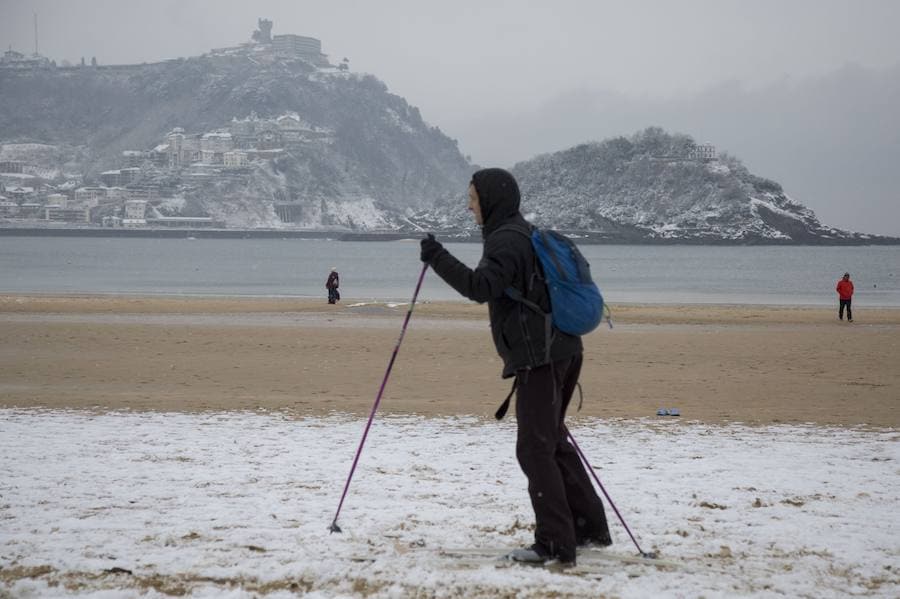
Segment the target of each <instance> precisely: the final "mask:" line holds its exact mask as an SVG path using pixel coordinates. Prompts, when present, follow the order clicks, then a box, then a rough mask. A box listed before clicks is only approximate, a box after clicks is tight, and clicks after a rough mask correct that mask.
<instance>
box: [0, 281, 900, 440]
mask: <svg viewBox="0 0 900 599" xmlns="http://www.w3.org/2000/svg"><path fill="white" fill-rule="evenodd" d="M854 308H855V315H856V317H857V318H856V322H854V323H852V324H849V323H846V322H839V321H838V320H837V318H836V314H835V310H831V309H824V308H811V307H770V306H734V305H715V306H707V305H686V306H677V305H613V306H612V313H613V323H614V325H615V326H614V328H613V329H611V330H610V329H608V328H607V327H606V326H605V325H604V326H603V327H601V328H600V329H598V330H597V331H595V332H594V333H591V334H590V335H588V336H586V337H585V347H586V356H585V368H584V371H583V374H582V379H581V382H582V385H583V388H584V402H583V406H582V409H581V411H580V413H579V415H583V416H593V417H601V418H638V417H648V416H653V415H654V414H655V413H656V410H657V409H658V408H661V407H667V408H670V407H676V408H678V409H679V410H680V411H681V414H682V416H681V418H682V419H683V420H686V421H700V422H707V423H728V422H743V423H748V424H773V423H806V422H810V423H817V424H825V425H839V426H866V425H867V426H873V427H890V428H896V427H898V426H900V411H898V408H900V368H898V355H900V309H867V308H866V307H865V306H855V307H854ZM406 311H407V306H406V305H394V304H384V303H357V302H354V300H353V299H352V298H345V301H343V302H341V303H340V304H338V305H336V306H329V305H327V304H325V303H324V302H320V301H311V300H292V299H207V298H173V297H118V296H97V297H87V296H2V297H0V407H50V408H91V409H100V410H122V409H128V410H154V411H183V412H196V411H224V410H281V411H285V412H288V413H296V414H300V415H322V414H328V413H332V412H339V413H344V412H346V413H351V414H368V412H369V411H370V410H371V407H372V404H373V401H374V399H375V396H376V393H377V391H378V388H379V385H380V383H381V380H382V378H383V376H384V372H385V369H386V367H387V364H388V360H389V359H390V356H391V352H392V350H393V349H394V346H395V345H396V342H397V339H398V336H399V333H400V328H401V325H402V322H403V318H404V316H405V314H406ZM499 372H500V362H499V360H498V358H497V357H496V355H495V353H494V349H493V347H492V345H491V340H490V334H489V331H488V323H487V310H486V307H484V306H479V305H476V304H471V303H463V302H458V303H457V302H446V303H433V304H428V303H426V304H421V305H417V306H416V308H415V311H414V313H413V316H412V319H411V321H410V326H409V329H408V332H407V334H406V337H405V339H404V341H403V345H402V347H401V349H400V352H399V354H398V358H397V361H396V363H395V365H394V368H393V372H392V375H391V378H390V381H389V383H388V386H387V389H386V392H385V394H384V398H383V400H382V404H381V407H380V411H382V412H385V413H392V414H419V415H425V416H444V415H460V414H470V415H475V416H477V417H480V418H491V417H492V415H493V412H494V410H495V409H496V407H497V405H498V404H499V403H500V402H501V401H502V399H503V397H504V396H505V395H506V393H507V392H508V390H509V384H510V381H504V380H502V379H500V377H499ZM576 417H577V416H576Z"/></svg>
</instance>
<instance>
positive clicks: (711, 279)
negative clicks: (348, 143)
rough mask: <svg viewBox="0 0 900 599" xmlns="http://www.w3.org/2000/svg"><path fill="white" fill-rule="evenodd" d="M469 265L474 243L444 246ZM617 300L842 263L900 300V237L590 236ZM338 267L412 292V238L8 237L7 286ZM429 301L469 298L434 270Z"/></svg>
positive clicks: (359, 296) (811, 291)
mask: <svg viewBox="0 0 900 599" xmlns="http://www.w3.org/2000/svg"><path fill="white" fill-rule="evenodd" d="M446 247H447V248H448V249H449V250H450V251H451V252H453V253H454V255H456V256H457V257H459V258H460V260H462V261H463V262H465V263H466V264H468V265H469V266H475V265H476V264H477V263H478V260H479V258H480V255H481V245H480V244H477V243H451V244H447V246H446ZM580 247H581V249H582V251H583V253H584V254H585V256H586V257H587V259H588V261H589V262H590V263H591V270H592V273H593V275H594V278H595V280H596V281H597V283H598V284H599V285H600V287H601V289H602V291H603V294H604V296H605V298H606V300H607V301H608V302H611V303H663V304H665V303H700V304H704V303H720V304H769V305H791V304H793V305H813V306H819V305H833V304H835V303H836V301H837V300H836V294H835V292H834V286H835V283H836V282H837V280H838V279H839V278H840V276H841V275H842V274H843V273H844V272H845V271H849V272H850V273H851V276H852V279H853V281H854V283H855V285H856V295H855V296H854V306H881V307H900V247H898V246H853V247H818V246H816V247H812V246H647V245H582V246H580ZM331 267H336V268H337V269H338V271H339V272H340V274H341V292H342V296H343V298H344V300H345V303H346V302H347V301H348V300H349V301H408V300H409V298H410V296H411V294H412V291H413V288H414V286H415V282H416V279H417V277H418V274H419V271H420V269H421V263H420V262H419V245H418V243H417V242H414V241H391V242H377V241H334V240H327V239H153V238H95V237H78V238H68V237H41V236H36V237H0V293H6V294H14V293H36V294H117V295H185V296H213V297H215V296H227V297H299V298H308V297H321V298H323V301H324V298H325V279H326V277H327V276H328V272H329V270H330V268H331ZM420 299H422V300H425V301H427V300H431V301H438V300H462V301H465V300H464V299H463V298H461V297H460V296H459V295H458V294H457V293H456V292H455V291H454V290H453V289H451V288H450V287H449V286H447V285H446V284H445V283H443V281H441V280H440V279H439V278H438V277H437V276H436V275H435V274H434V273H431V272H429V273H428V274H427V276H426V278H425V282H424V284H423V287H422V291H421V293H420Z"/></svg>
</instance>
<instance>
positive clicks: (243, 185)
mask: <svg viewBox="0 0 900 599" xmlns="http://www.w3.org/2000/svg"><path fill="white" fill-rule="evenodd" d="M0 90H2V98H3V101H2V102H0V143H3V144H7V146H8V149H9V148H12V147H13V146H11V145H10V144H21V143H30V144H35V143H37V144H47V145H51V146H56V147H59V148H62V153H64V154H68V155H69V156H70V157H72V158H71V160H72V163H71V164H69V165H68V168H70V169H71V170H77V171H79V172H78V174H80V175H83V176H84V183H91V182H92V181H94V180H95V179H96V177H97V175H98V174H99V173H100V172H102V171H104V170H107V169H115V168H120V167H122V166H123V164H122V162H121V158H122V152H123V151H126V150H133V151H137V150H147V149H149V148H153V147H155V146H157V145H158V144H162V143H165V141H166V135H167V133H169V132H171V131H172V130H173V129H175V128H176V127H178V128H181V129H183V130H184V132H185V133H186V134H188V135H191V134H204V133H208V132H211V131H217V130H221V128H227V127H228V126H229V125H230V124H231V123H232V120H233V119H248V118H257V117H258V118H259V119H262V120H265V119H276V118H278V117H279V116H282V115H285V114H293V115H295V116H297V117H298V121H299V122H300V123H302V128H303V129H304V132H306V133H309V132H312V133H314V135H311V136H307V137H306V138H304V139H302V140H300V143H295V144H293V145H292V146H290V147H285V148H284V152H283V154H281V155H279V156H277V157H276V158H275V159H271V160H269V161H268V162H265V163H261V164H257V165H256V168H254V169H253V170H254V171H255V172H253V173H251V174H250V175H249V176H248V177H246V178H245V179H244V180H242V181H237V182H235V177H231V180H232V182H231V183H228V184H223V182H222V181H217V182H216V185H213V186H212V187H213V188H214V189H211V190H208V191H209V192H210V193H208V194H206V195H204V193H203V191H202V190H200V191H196V190H195V191H194V192H189V193H187V194H186V200H187V203H188V204H189V205H192V206H193V208H192V210H193V211H194V212H195V213H202V212H209V213H213V214H214V215H216V216H218V217H220V218H222V219H223V220H225V221H226V222H227V223H228V224H229V225H234V226H240V225H244V226H254V225H270V224H276V221H277V219H276V218H275V216H274V212H273V211H272V209H271V204H272V198H273V196H277V198H279V199H278V201H280V202H282V203H287V204H296V205H297V210H296V211H294V212H295V214H299V215H300V216H299V217H298V218H299V219H300V221H303V215H304V214H305V215H306V216H307V217H308V218H307V219H306V221H304V222H299V223H297V224H301V225H307V226H317V225H328V224H329V223H331V224H334V225H336V226H337V225H346V226H349V227H351V228H353V226H354V222H353V214H352V213H353V212H354V211H356V212H360V213H361V216H360V215H357V217H356V218H357V219H360V218H362V219H363V220H365V219H366V218H371V219H372V220H371V222H369V221H367V222H363V223H356V224H358V225H361V226H363V227H370V228H371V227H378V226H397V225H396V222H394V221H392V219H391V215H394V216H396V215H404V214H406V213H407V212H408V211H410V210H419V209H422V208H426V207H430V206H432V205H433V204H434V203H435V202H436V201H438V200H442V199H446V198H448V197H449V196H451V195H453V196H454V197H458V196H459V195H460V191H459V189H460V185H461V183H460V182H461V181H462V182H465V181H467V180H468V179H467V177H468V176H470V175H471V167H470V165H469V164H468V162H467V161H466V159H465V158H464V157H463V156H462V155H461V153H460V151H459V149H458V147H457V143H456V141H455V140H453V139H450V138H449V137H448V136H446V135H445V134H444V133H442V132H441V131H440V130H439V129H438V128H437V127H434V126H431V125H429V124H427V123H426V122H425V121H424V120H423V119H422V116H421V114H420V113H419V110H418V109H417V108H415V107H413V106H410V105H409V104H408V103H407V102H406V101H405V100H404V99H403V98H401V97H399V96H396V95H393V94H391V93H389V92H388V90H387V87H386V86H385V85H384V83H382V82H381V81H379V80H378V79H377V78H375V77H374V76H372V75H358V74H353V73H349V72H347V71H345V70H340V69H336V68H324V69H323V68H320V67H317V66H313V65H312V64H310V63H308V62H306V61H304V60H301V59H284V58H277V57H272V56H265V55H256V54H250V53H244V54H236V55H215V54H210V55H204V56H201V57H194V58H189V59H178V60H170V61H166V62H162V63H154V64H146V65H126V66H112V67H104V66H99V67H92V66H84V67H80V68H78V67H75V68H41V69H38V68H33V69H0ZM11 151H12V150H10V152H11ZM7 154H9V152H7ZM6 158H7V159H9V158H18V157H17V156H15V155H7V156H6ZM44 166H50V165H44ZM56 166H60V165H56ZM144 176H145V178H146V179H148V180H149V181H148V182H149V183H153V184H157V183H160V181H162V183H163V184H164V185H165V184H172V183H173V182H172V177H171V176H170V174H167V173H159V172H157V173H144ZM174 183H175V184H177V183H178V181H175V182H174ZM463 184H464V183H463ZM170 187H171V185H170ZM172 188H174V187H172ZM216 201H220V202H224V205H221V206H219V205H216V204H215V202H216ZM254 201H255V202H256V203H257V204H262V207H260V206H255V205H254ZM323 202H324V204H323ZM323 209H324V212H323ZM244 217H248V218H249V219H250V220H249V221H248V222H243V223H242V222H240V219H241V218H244ZM342 219H344V220H343V221H342ZM348 219H349V220H348ZM394 220H396V219H394Z"/></svg>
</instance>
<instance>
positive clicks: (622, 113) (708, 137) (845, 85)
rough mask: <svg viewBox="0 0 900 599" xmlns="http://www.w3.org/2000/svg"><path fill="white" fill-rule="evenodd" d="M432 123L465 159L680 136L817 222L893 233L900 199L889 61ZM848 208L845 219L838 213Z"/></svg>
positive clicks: (594, 95) (591, 92) (564, 97)
mask: <svg viewBox="0 0 900 599" xmlns="http://www.w3.org/2000/svg"><path fill="white" fill-rule="evenodd" d="M592 83H593V84H595V85H599V86H602V82H592ZM586 84H587V83H586ZM442 125H443V126H445V128H446V129H447V130H448V131H452V132H453V133H454V135H457V136H459V138H460V139H461V140H462V142H463V144H464V145H463V148H464V151H471V152H472V153H473V155H474V159H475V160H485V157H490V160H491V161H492V162H497V163H499V164H505V165H512V164H514V163H516V162H519V161H522V160H527V159H529V158H531V157H533V156H534V155H536V154H539V153H543V152H551V151H557V150H562V149H565V148H568V147H571V146H574V145H577V144H581V143H587V142H591V141H596V140H601V139H606V138H609V137H614V136H618V135H631V134H632V133H633V132H634V131H637V130H640V129H643V128H645V127H647V126H649V125H658V126H660V127H663V128H665V129H667V130H670V131H684V132H687V133H690V134H691V135H692V136H693V137H694V138H695V139H696V140H697V141H699V142H704V141H710V142H712V143H714V144H715V145H716V147H718V148H720V149H721V150H724V151H727V152H728V153H730V154H733V155H735V156H739V157H740V158H741V160H742V161H744V163H745V164H746V165H747V167H748V168H749V169H750V170H752V171H753V172H756V173H758V174H760V175H762V176H765V177H769V178H772V179H774V180H776V181H778V182H779V183H781V184H782V185H783V186H784V187H785V189H786V190H787V191H788V192H789V193H790V194H791V195H792V196H793V197H794V198H796V199H797V200H798V201H800V202H803V203H804V204H805V205H807V206H809V207H811V208H813V209H814V210H815V211H816V213H817V214H818V216H819V217H820V218H821V219H822V220H823V221H824V222H827V223H829V224H831V225H834V226H837V227H841V228H844V229H851V230H859V231H867V232H877V233H882V234H888V235H897V234H898V233H900V229H898V223H897V222H896V221H894V220H892V219H888V220H887V221H885V219H884V215H885V214H893V213H895V211H896V205H897V201H898V197H900V191H898V190H900V169H897V168H896V166H895V165H897V164H900V64H896V65H895V66H893V67H890V68H884V69H873V68H864V67H861V66H858V65H854V64H848V65H847V66H844V67H843V68H840V69H837V70H835V71H832V72H829V73H826V74H823V75H819V76H809V77H804V78H794V79H791V78H783V79H782V80H780V81H778V82H777V83H774V84H772V85H767V86H763V87H757V88H753V89H750V88H746V87H744V86H743V85H741V84H740V83H738V82H734V81H733V82H728V83H723V84H721V85H718V86H715V87H712V88H710V89H708V90H707V91H705V92H702V93H697V94H691V95H686V94H681V95H675V96H669V97H661V96H647V95H644V96H637V95H632V94H622V93H617V92H613V91H597V90H596V89H587V88H584V89H582V90H581V91H572V92H567V93H564V94H561V95H559V96H557V97H556V98H555V99H553V100H551V101H548V102H545V103H543V104H542V105H541V106H540V107H539V108H537V109H536V110H534V111H532V112H521V111H515V110H507V111H505V112H503V113H496V114H494V113H490V114H482V115H481V116H472V115H467V116H465V117H463V116H460V118H458V119H454V118H451V119H450V120H446V121H444V123H442ZM476 150H477V151H476ZM861 200H865V201H861ZM847 205H851V206H855V208H854V209H853V210H850V211H848V210H847V209H846V206H847ZM848 212H849V213H850V214H852V215H853V217H852V218H853V221H852V222H848V221H847V220H846V219H845V218H844V215H846V214H848Z"/></svg>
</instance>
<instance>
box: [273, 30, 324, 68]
mask: <svg viewBox="0 0 900 599" xmlns="http://www.w3.org/2000/svg"><path fill="white" fill-rule="evenodd" d="M272 45H273V47H274V49H275V56H278V57H280V58H301V59H303V60H305V61H307V62H310V63H312V64H314V65H315V66H319V67H327V66H331V64H330V63H329V62H328V57H327V56H325V55H324V54H322V42H321V41H319V40H317V39H316V38H314V37H306V36H303V35H294V34H293V33H285V34H282V35H276V36H274V37H273V38H272Z"/></svg>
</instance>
